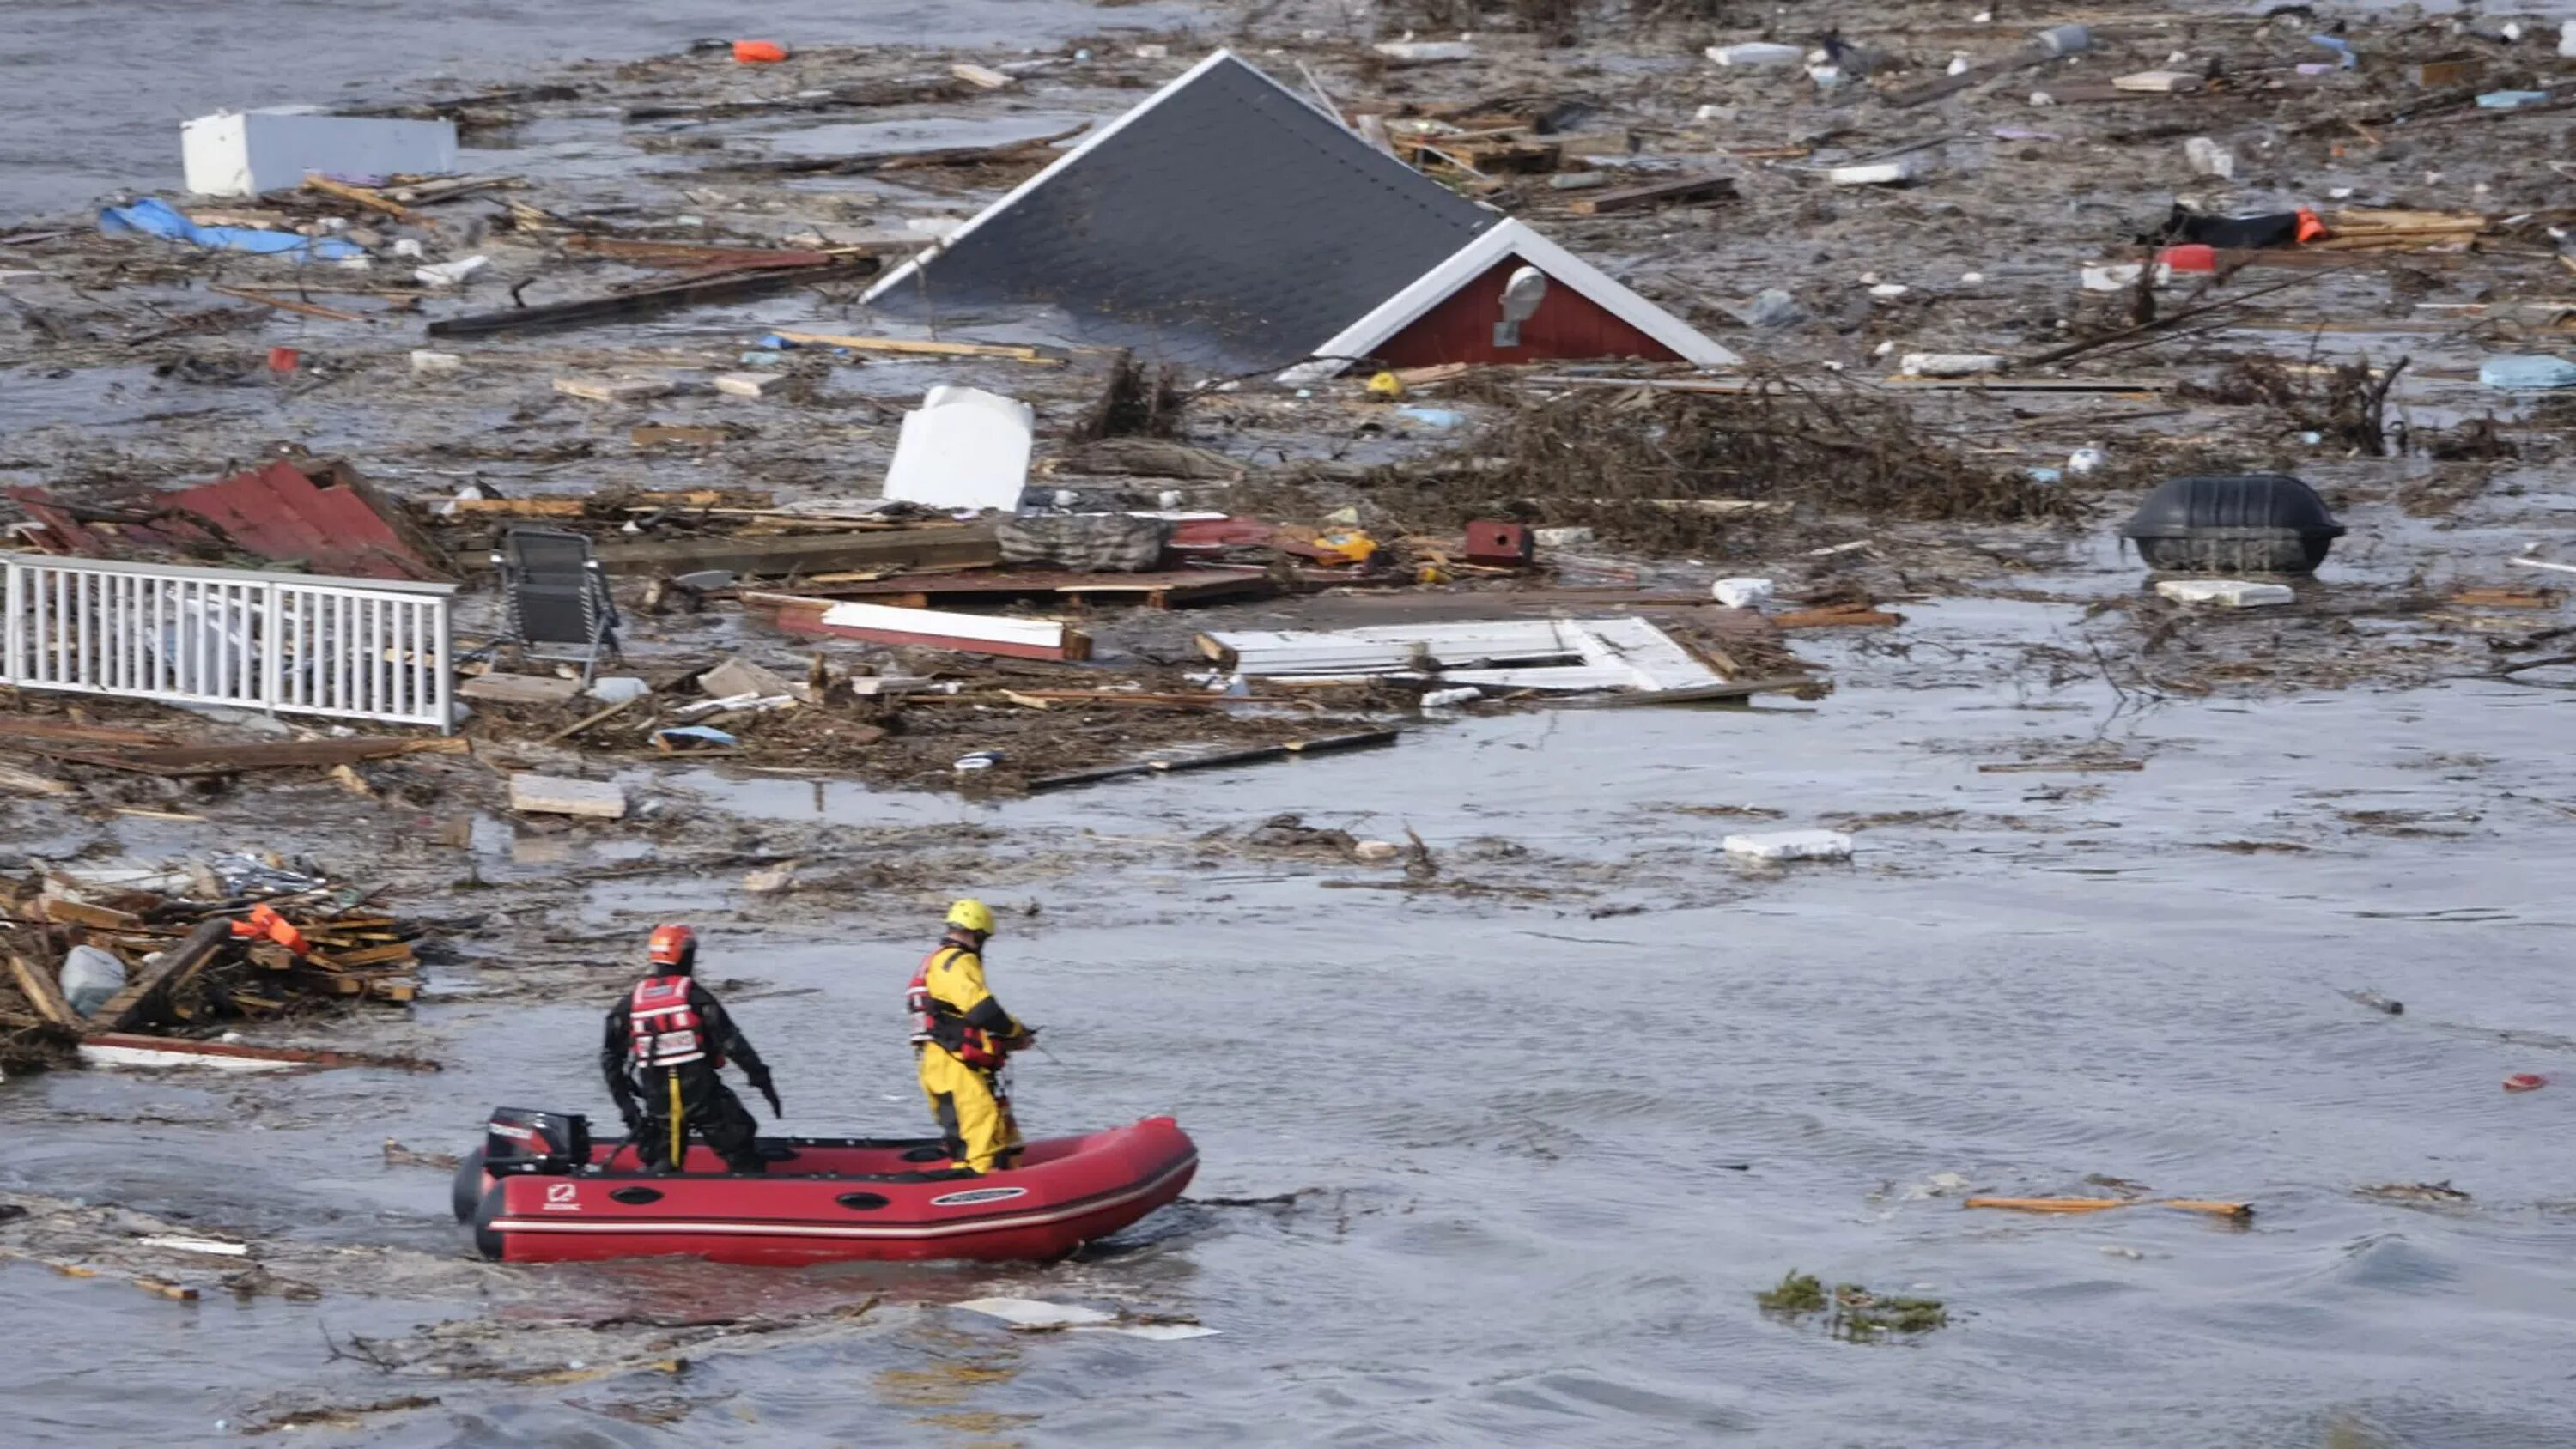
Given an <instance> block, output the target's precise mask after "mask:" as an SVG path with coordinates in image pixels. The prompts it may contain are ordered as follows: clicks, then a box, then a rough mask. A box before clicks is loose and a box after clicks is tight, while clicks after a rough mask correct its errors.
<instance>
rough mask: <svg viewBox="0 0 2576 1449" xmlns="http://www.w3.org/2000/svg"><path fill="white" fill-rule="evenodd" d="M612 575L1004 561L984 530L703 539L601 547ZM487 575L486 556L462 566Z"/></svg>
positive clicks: (778, 572)
mask: <svg viewBox="0 0 2576 1449" xmlns="http://www.w3.org/2000/svg"><path fill="white" fill-rule="evenodd" d="M598 552H599V563H600V567H602V568H604V569H606V570H607V571H608V572H610V573H612V574H685V573H695V572H699V571H701V570H707V569H721V570H724V571H726V572H729V573H737V574H763V575H768V576H770V577H773V578H774V577H781V576H786V575H795V574H808V573H823V572H828V571H832V570H840V569H849V570H860V569H870V568H985V567H989V566H991V565H993V564H996V563H999V562H1001V560H1002V548H1001V545H1000V544H999V543H998V542H996V541H995V540H994V537H993V530H992V528H991V526H990V525H986V524H969V525H966V526H964V527H932V528H905V529H895V530H890V531H878V532H859V531H852V532H847V533H822V534H736V535H733V536H730V537H708V538H674V539H660V538H643V539H622V538H613V539H609V540H606V541H605V542H602V543H601V544H600V545H599V549H598ZM460 562H461V563H463V564H465V566H466V567H468V568H472V569H484V568H489V567H490V563H489V562H488V554H487V553H486V552H485V551H481V550H476V551H469V552H468V553H467V554H466V555H465V557H464V558H463V559H462V560H460Z"/></svg>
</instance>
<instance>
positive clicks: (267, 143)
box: [179, 106, 456, 196]
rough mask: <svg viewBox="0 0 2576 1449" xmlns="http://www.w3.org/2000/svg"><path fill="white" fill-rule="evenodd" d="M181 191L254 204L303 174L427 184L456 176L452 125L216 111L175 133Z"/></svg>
mask: <svg viewBox="0 0 2576 1449" xmlns="http://www.w3.org/2000/svg"><path fill="white" fill-rule="evenodd" d="M179 157H180V160H181V161H182V163H184V164H185V166H186V167H187V173H188V189H189V190H190V191H193V192H195V193H197V194H198V195H200V196H257V195H259V194H260V193H261V192H264V191H283V190H287V189H289V188H292V187H297V186H301V185H303V184H304V176H305V173H307V172H311V171H319V172H324V173H327V174H331V175H338V176H392V175H396V174H400V175H406V176H434V175H438V174H441V173H443V172H450V171H454V170H455V169H456V123H455V122H453V121H391V120H381V119H377V118H375V117H370V116H333V115H326V114H324V113H322V112H320V111H316V110H312V109H310V108H308V107H302V106H278V107H274V108H271V109H268V110H261V111H218V112H217V113H215V114H214V115H211V116H199V117H198V118H197V119H195V120H193V121H185V122H182V123H181V124H180V126H179Z"/></svg>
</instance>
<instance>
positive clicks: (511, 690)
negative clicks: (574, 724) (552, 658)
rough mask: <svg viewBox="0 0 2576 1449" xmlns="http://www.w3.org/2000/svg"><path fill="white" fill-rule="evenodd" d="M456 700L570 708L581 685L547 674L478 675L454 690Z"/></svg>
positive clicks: (572, 680)
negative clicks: (569, 705) (556, 705)
mask: <svg viewBox="0 0 2576 1449" xmlns="http://www.w3.org/2000/svg"><path fill="white" fill-rule="evenodd" d="M456 693H457V695H458V697H459V698H463V699H477V700H484V701H486V702H489V703H492V704H570V703H572V698H573V696H574V695H577V694H579V693H581V681H580V680H578V679H564V678H560V677H558V676H556V675H551V674H478V675H476V676H474V677H473V678H472V679H468V680H465V681H464V682H462V683H460V684H458V685H457V686H456Z"/></svg>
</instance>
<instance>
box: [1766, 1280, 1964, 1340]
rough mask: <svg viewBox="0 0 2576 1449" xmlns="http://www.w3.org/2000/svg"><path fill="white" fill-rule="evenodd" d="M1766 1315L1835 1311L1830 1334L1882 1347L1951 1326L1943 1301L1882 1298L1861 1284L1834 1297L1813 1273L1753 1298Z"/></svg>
mask: <svg viewBox="0 0 2576 1449" xmlns="http://www.w3.org/2000/svg"><path fill="white" fill-rule="evenodd" d="M1753 1301H1754V1302H1755V1303H1758V1304H1760V1305H1761V1306H1762V1311H1763V1312H1765V1313H1777V1314H1782V1315H1786V1316H1789V1317H1796V1316H1798V1315H1800V1314H1807V1313H1823V1312H1827V1311H1830V1313H1831V1315H1832V1316H1831V1317H1829V1318H1828V1319H1827V1320H1826V1322H1825V1330H1826V1331H1827V1332H1828V1333H1831V1334H1832V1335H1833V1336H1834V1337H1836V1338H1839V1339H1843V1340H1846V1341H1848V1342H1851V1343H1876V1342H1878V1341H1879V1340H1880V1339H1883V1338H1885V1337H1886V1336H1887V1335H1889V1334H1891V1333H1929V1332H1931V1331H1932V1330H1933V1329H1936V1328H1947V1327H1948V1326H1949V1325H1950V1310H1949V1309H1948V1308H1947V1307H1946V1306H1944V1305H1943V1304H1942V1302H1941V1300H1940V1299H1938V1298H1882V1297H1880V1296H1878V1295H1877V1294H1875V1293H1872V1292H1870V1291H1869V1290H1868V1289H1866V1288H1864V1287H1862V1286H1861V1285H1859V1284H1858V1283H1837V1284H1835V1285H1834V1290H1833V1292H1832V1294H1831V1295H1828V1294H1827V1293H1826V1292H1825V1285H1824V1283H1823V1281H1822V1280H1820V1279H1818V1278H1817V1277H1816V1275H1815V1274H1813V1273H1801V1272H1799V1271H1798V1270H1797V1269H1795V1268H1792V1269H1790V1270H1789V1271H1788V1273H1787V1274H1786V1275H1784V1276H1783V1277H1782V1278H1781V1279H1780V1282H1779V1283H1778V1285H1777V1286H1775V1287H1771V1288H1765V1289H1763V1290H1762V1291H1761V1292H1759V1293H1756V1294H1754V1295H1753Z"/></svg>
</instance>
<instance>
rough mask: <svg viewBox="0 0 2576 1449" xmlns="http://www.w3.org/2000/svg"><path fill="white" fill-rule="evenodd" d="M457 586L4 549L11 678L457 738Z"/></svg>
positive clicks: (1, 588) (1, 561)
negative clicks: (427, 728) (431, 730)
mask: <svg viewBox="0 0 2576 1449" xmlns="http://www.w3.org/2000/svg"><path fill="white" fill-rule="evenodd" d="M456 588H457V586H456V585H454V584H416V583H408V582H402V581H393V580H384V579H350V578H326V577H320V576H315V575H308V574H287V573H264V572H256V571H253V570H249V569H209V568H181V567H175V566H172V565H167V564H139V563H116V562H111V561H108V560H104V559H75V558H57V557H53V556H51V555H45V554H15V553H0V596H5V602H6V610H7V612H6V624H5V628H6V631H7V638H6V641H5V647H0V664H5V669H6V672H5V674H0V682H6V683H9V684H14V685H17V686H18V687H20V688H22V689H60V690H69V691H74V692H78V693H86V694H108V695H117V696H121V697H124V698H129V699H159V700H168V701H172V702H174V703H190V704H228V705H239V706H244V707H248V708H255V709H264V710H268V711H270V712H272V713H278V712H284V713H293V714H315V715H326V716H329V717H331V718H335V719H360V720H378V721H382V722H384V723H388V724H415V725H434V726H436V727H437V728H438V731H439V733H441V734H445V733H447V732H448V731H449V730H450V729H451V728H452V727H453V725H454V720H453V709H454V694H453V690H454V681H453V680H452V679H451V678H450V677H449V656H450V645H451V639H452V627H453V609H454V604H455V594H456Z"/></svg>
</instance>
